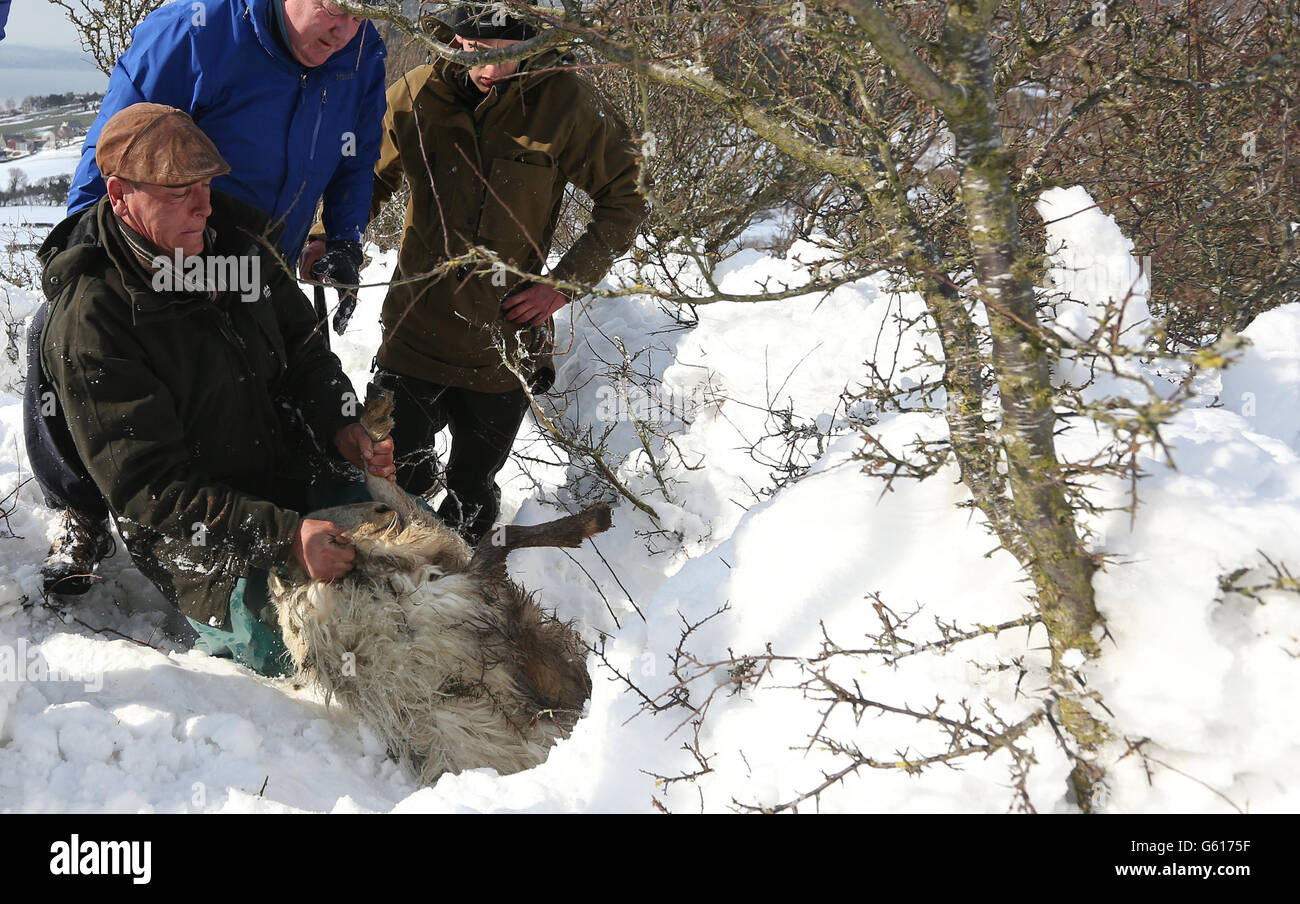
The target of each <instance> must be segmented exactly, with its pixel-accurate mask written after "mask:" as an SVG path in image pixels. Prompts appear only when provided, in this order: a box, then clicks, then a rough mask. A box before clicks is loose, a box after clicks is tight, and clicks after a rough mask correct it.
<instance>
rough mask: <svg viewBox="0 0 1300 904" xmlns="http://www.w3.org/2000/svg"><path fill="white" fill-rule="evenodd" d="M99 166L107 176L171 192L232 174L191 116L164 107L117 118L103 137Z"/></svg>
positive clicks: (134, 108) (141, 108) (142, 107)
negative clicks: (146, 183) (162, 186)
mask: <svg viewBox="0 0 1300 904" xmlns="http://www.w3.org/2000/svg"><path fill="white" fill-rule="evenodd" d="M95 163H96V164H98V166H99V171H100V172H101V173H102V174H103V175H104V176H105V177H107V176H118V177H119V178H122V179H128V180H130V181H132V182H148V183H150V184H152V185H165V186H168V187H170V188H177V187H179V186H182V185H192V184H193V183H195V182H202V181H203V180H204V179H211V178H213V177H215V176H223V175H225V174H226V173H228V172H230V165H229V164H228V163H226V161H225V160H224V159H223V158H222V156H221V152H220V151H218V150H217V146H216V145H214V144H213V143H212V139H210V138H208V136H207V135H204V134H203V130H202V129H200V128H199V127H198V126H197V125H195V124H194V120H192V119H190V117H189V114H187V113H186V112H185V111H183V110H178V109H176V108H175V107H168V106H165V105H164V104H132V105H131V106H129V107H125V108H123V109H121V110H119V111H118V112H117V113H115V114H113V117H112V118H111V119H109V121H108V122H107V123H105V124H104V128H103V129H102V130H101V131H100V133H99V142H98V144H97V145H96V146H95Z"/></svg>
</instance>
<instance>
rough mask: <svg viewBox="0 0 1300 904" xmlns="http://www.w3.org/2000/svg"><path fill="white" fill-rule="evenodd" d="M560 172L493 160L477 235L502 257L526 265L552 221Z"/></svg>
mask: <svg viewBox="0 0 1300 904" xmlns="http://www.w3.org/2000/svg"><path fill="white" fill-rule="evenodd" d="M556 177H557V169H556V167H554V166H539V165H537V164H534V163H521V162H520V161H518V160H511V159H509V158H507V157H498V158H496V159H495V160H493V161H492V172H491V176H490V177H489V179H488V185H489V188H488V190H487V192H486V197H485V198H484V199H483V216H482V218H481V219H480V220H479V227H478V234H479V238H480V239H482V240H483V244H485V245H487V246H488V247H489V248H491V249H492V250H494V251H496V252H497V253H498V254H500V255H501V256H502V257H504V258H507V259H511V260H514V261H515V262H516V263H519V264H522V263H524V262H525V261H526V260H527V259H528V258H529V256H530V255H533V254H535V253H536V251H535V248H540V249H541V251H542V254H543V256H545V253H546V247H545V243H544V242H543V239H544V238H545V234H546V227H547V226H548V225H549V223H550V218H551V196H552V193H553V191H554V187H555V179H556Z"/></svg>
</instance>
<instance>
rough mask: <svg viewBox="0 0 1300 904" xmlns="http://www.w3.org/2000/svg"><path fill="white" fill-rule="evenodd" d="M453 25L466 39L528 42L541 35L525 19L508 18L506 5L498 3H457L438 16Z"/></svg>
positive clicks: (445, 23)
mask: <svg viewBox="0 0 1300 904" xmlns="http://www.w3.org/2000/svg"><path fill="white" fill-rule="evenodd" d="M434 18H435V19H437V20H438V21H439V22H442V23H443V24H444V25H447V26H450V28H451V30H452V31H454V32H455V33H456V34H458V35H460V36H461V37H462V38H502V39H504V40H507V41H526V40H527V39H528V38H531V37H532V36H533V35H535V34H537V29H536V28H534V27H533V26H532V25H529V24H528V23H527V22H525V21H524V20H522V19H517V18H515V17H514V16H509V15H506V13H505V9H504V5H503V4H497V3H457V4H455V5H453V6H450V7H448V8H447V9H445V10H443V11H441V12H439V13H437V14H436V15H435V16H434Z"/></svg>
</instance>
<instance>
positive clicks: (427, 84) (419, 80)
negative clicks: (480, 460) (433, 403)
mask: <svg viewBox="0 0 1300 904" xmlns="http://www.w3.org/2000/svg"><path fill="white" fill-rule="evenodd" d="M565 62H566V60H565V59H564V58H562V57H560V56H559V55H558V54H556V53H554V52H549V53H545V54H542V55H539V56H538V57H535V58H533V59H531V60H529V61H527V62H526V64H525V65H524V68H523V70H522V71H523V73H524V74H523V75H520V76H517V77H515V78H511V79H509V80H507V81H506V82H505V83H504V84H502V85H498V86H495V87H493V88H492V90H491V91H489V92H488V94H487V95H485V96H484V99H483V100H482V101H481V102H480V103H479V104H478V106H477V108H476V109H474V110H472V111H471V110H470V108H469V106H468V105H467V104H465V103H464V102H462V101H460V100H458V99H457V97H456V93H455V91H454V89H453V88H452V86H451V85H450V84H449V83H448V81H447V78H446V74H448V73H450V74H451V75H452V76H453V77H454V76H455V75H456V74H458V73H463V72H464V68H463V67H458V66H455V65H454V64H445V63H442V62H439V63H437V64H435V65H433V66H421V67H419V68H417V69H414V70H412V71H411V72H408V73H407V74H406V75H405V76H403V77H402V78H400V79H399V80H398V81H396V82H395V83H394V84H393V85H392V87H390V88H389V89H388V112H387V114H386V115H385V117H384V134H383V147H382V149H381V151H380V157H379V162H378V164H376V167H375V187H374V200H373V203H372V205H371V218H372V219H373V218H374V216H375V215H376V214H377V213H378V212H379V210H380V208H381V207H382V206H383V204H384V202H385V201H387V200H388V198H389V197H390V196H391V195H392V194H393V192H394V191H396V190H397V189H398V188H399V187H400V185H401V182H402V178H403V177H405V179H406V181H407V183H408V184H409V185H410V187H411V200H410V202H409V204H408V205H407V209H406V227H405V232H404V234H403V236H402V247H401V251H400V253H399V258H398V265H397V271H396V274H395V276H394V284H393V285H392V286H391V288H390V289H389V292H388V296H387V298H386V299H385V301H384V308H383V322H384V339H383V344H382V346H381V347H380V350H379V363H380V365H382V366H384V367H386V368H389V369H391V370H395V371H397V372H398V373H402V374H407V375H409V376H413V377H419V378H422V379H425V380H429V381H431V382H434V383H441V384H444V385H449V386H457V387H461V388H464V389H473V390H478V391H483V392H503V391H506V390H509V389H512V388H515V387H517V386H518V385H519V382H518V379H517V378H516V377H515V376H513V375H512V374H511V373H510V371H509V369H508V368H507V367H506V366H505V365H504V364H503V361H502V354H501V351H500V350H499V349H504V350H505V351H506V353H507V355H508V356H509V357H510V359H511V360H512V361H514V360H516V359H522V360H521V361H520V369H521V370H522V371H523V372H524V374H525V376H528V375H529V374H530V372H533V371H536V370H538V369H541V368H546V367H549V366H550V363H549V356H550V353H551V351H552V342H551V330H550V329H549V324H548V328H543V327H537V328H534V329H531V330H530V329H528V328H520V327H518V326H517V325H515V324H512V323H510V322H509V321H507V320H506V319H505V318H504V317H503V316H502V312H501V302H502V300H503V299H504V298H505V297H506V296H507V295H508V294H510V293H511V292H513V291H514V290H516V289H517V288H519V287H520V286H519V284H520V282H521V279H520V278H519V277H516V276H514V275H513V274H510V275H508V276H507V274H505V273H503V272H500V271H498V272H496V273H493V272H492V270H491V268H490V267H488V266H486V265H479V266H478V268H477V272H471V270H470V268H467V267H462V268H459V270H453V271H451V272H449V273H447V274H445V275H443V276H442V277H441V278H439V279H431V278H423V279H420V278H416V279H413V280H412V281H410V282H406V281H404V280H407V279H411V278H412V277H418V276H419V274H423V273H427V272H429V271H430V270H431V269H433V268H434V267H435V266H437V265H438V264H439V263H440V262H442V261H446V260H448V259H449V258H454V257H456V256H458V255H461V254H463V253H464V252H465V250H466V249H468V248H470V247H472V246H474V245H482V246H484V247H487V248H490V249H492V250H493V251H495V252H496V253H497V254H498V255H499V256H500V257H501V258H502V259H505V260H510V261H513V262H514V263H515V264H516V265H517V266H518V267H519V268H520V269H521V270H523V271H525V272H528V273H540V272H541V268H542V264H543V263H544V261H545V259H546V256H547V254H548V253H549V250H550V245H551V238H552V236H553V234H554V232H555V226H556V221H557V220H558V218H559V213H560V207H561V204H562V202H563V200H564V193H565V189H566V186H567V185H569V184H572V185H575V186H577V187H578V188H580V189H582V190H583V191H584V192H586V193H587V194H588V195H590V196H591V198H592V200H593V202H594V206H593V209H592V217H591V222H590V224H589V225H588V226H587V228H586V231H585V232H584V233H583V234H582V235H581V236H580V237H579V238H578V239H577V241H575V242H574V244H573V246H572V247H571V248H570V249H569V250H568V252H567V253H566V254H565V255H564V257H563V258H562V259H561V260H560V261H559V262H558V264H556V266H555V267H554V269H553V270H552V271H551V273H550V275H551V276H553V277H554V278H557V279H565V280H572V281H574V282H579V283H585V284H595V283H596V282H599V281H600V279H602V278H603V277H604V274H605V272H606V271H607V270H608V269H609V265H610V263H611V262H612V261H613V260H614V258H615V257H616V256H617V255H619V254H621V253H622V252H624V251H625V250H626V249H627V248H628V246H629V245H630V244H631V242H632V238H633V236H634V235H635V233H636V229H637V226H638V225H639V224H640V222H641V220H642V219H644V217H645V213H646V206H645V201H644V199H643V198H642V197H641V195H640V193H639V192H638V190H637V175H638V159H637V149H636V147H635V145H634V143H633V142H632V140H631V138H630V136H629V134H628V130H627V127H626V126H625V125H624V123H623V121H622V119H621V118H620V117H619V116H618V114H617V113H616V112H615V111H614V110H613V109H612V108H611V107H610V106H609V104H607V103H606V102H605V100H604V99H603V98H602V97H601V96H600V95H599V94H597V92H596V90H595V89H594V88H593V87H592V85H591V84H590V83H589V82H588V81H587V80H586V79H584V78H582V77H581V76H580V75H578V74H577V73H576V72H574V71H572V70H571V69H564V68H554V67H556V66H563V65H564V64H565Z"/></svg>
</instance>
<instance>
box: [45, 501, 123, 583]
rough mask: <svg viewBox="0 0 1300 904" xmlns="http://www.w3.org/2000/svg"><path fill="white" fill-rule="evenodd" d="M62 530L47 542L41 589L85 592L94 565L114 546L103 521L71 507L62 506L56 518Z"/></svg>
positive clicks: (90, 580)
mask: <svg viewBox="0 0 1300 904" xmlns="http://www.w3.org/2000/svg"><path fill="white" fill-rule="evenodd" d="M60 525H61V527H62V533H61V534H60V535H59V536H58V537H56V538H55V540H54V543H53V544H52V545H51V546H50V552H49V555H48V556H46V558H45V564H44V565H42V566H41V577H42V578H44V580H45V592H46V593H57V594H60V595H62V596H76V595H79V594H82V593H85V592H86V591H87V590H89V589H90V586H91V584H93V583H94V581H95V569H97V568H98V567H99V563H100V562H102V561H103V560H104V559H105V558H107V557H108V556H109V555H111V554H112V552H113V550H114V549H115V544H114V542H113V535H112V533H111V532H110V531H109V528H108V524H107V523H101V522H97V521H95V520H94V519H93V518H87V517H86V516H84V515H82V514H81V513H80V512H77V511H74V510H73V509H64V510H63V517H62V519H61V521H60Z"/></svg>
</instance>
